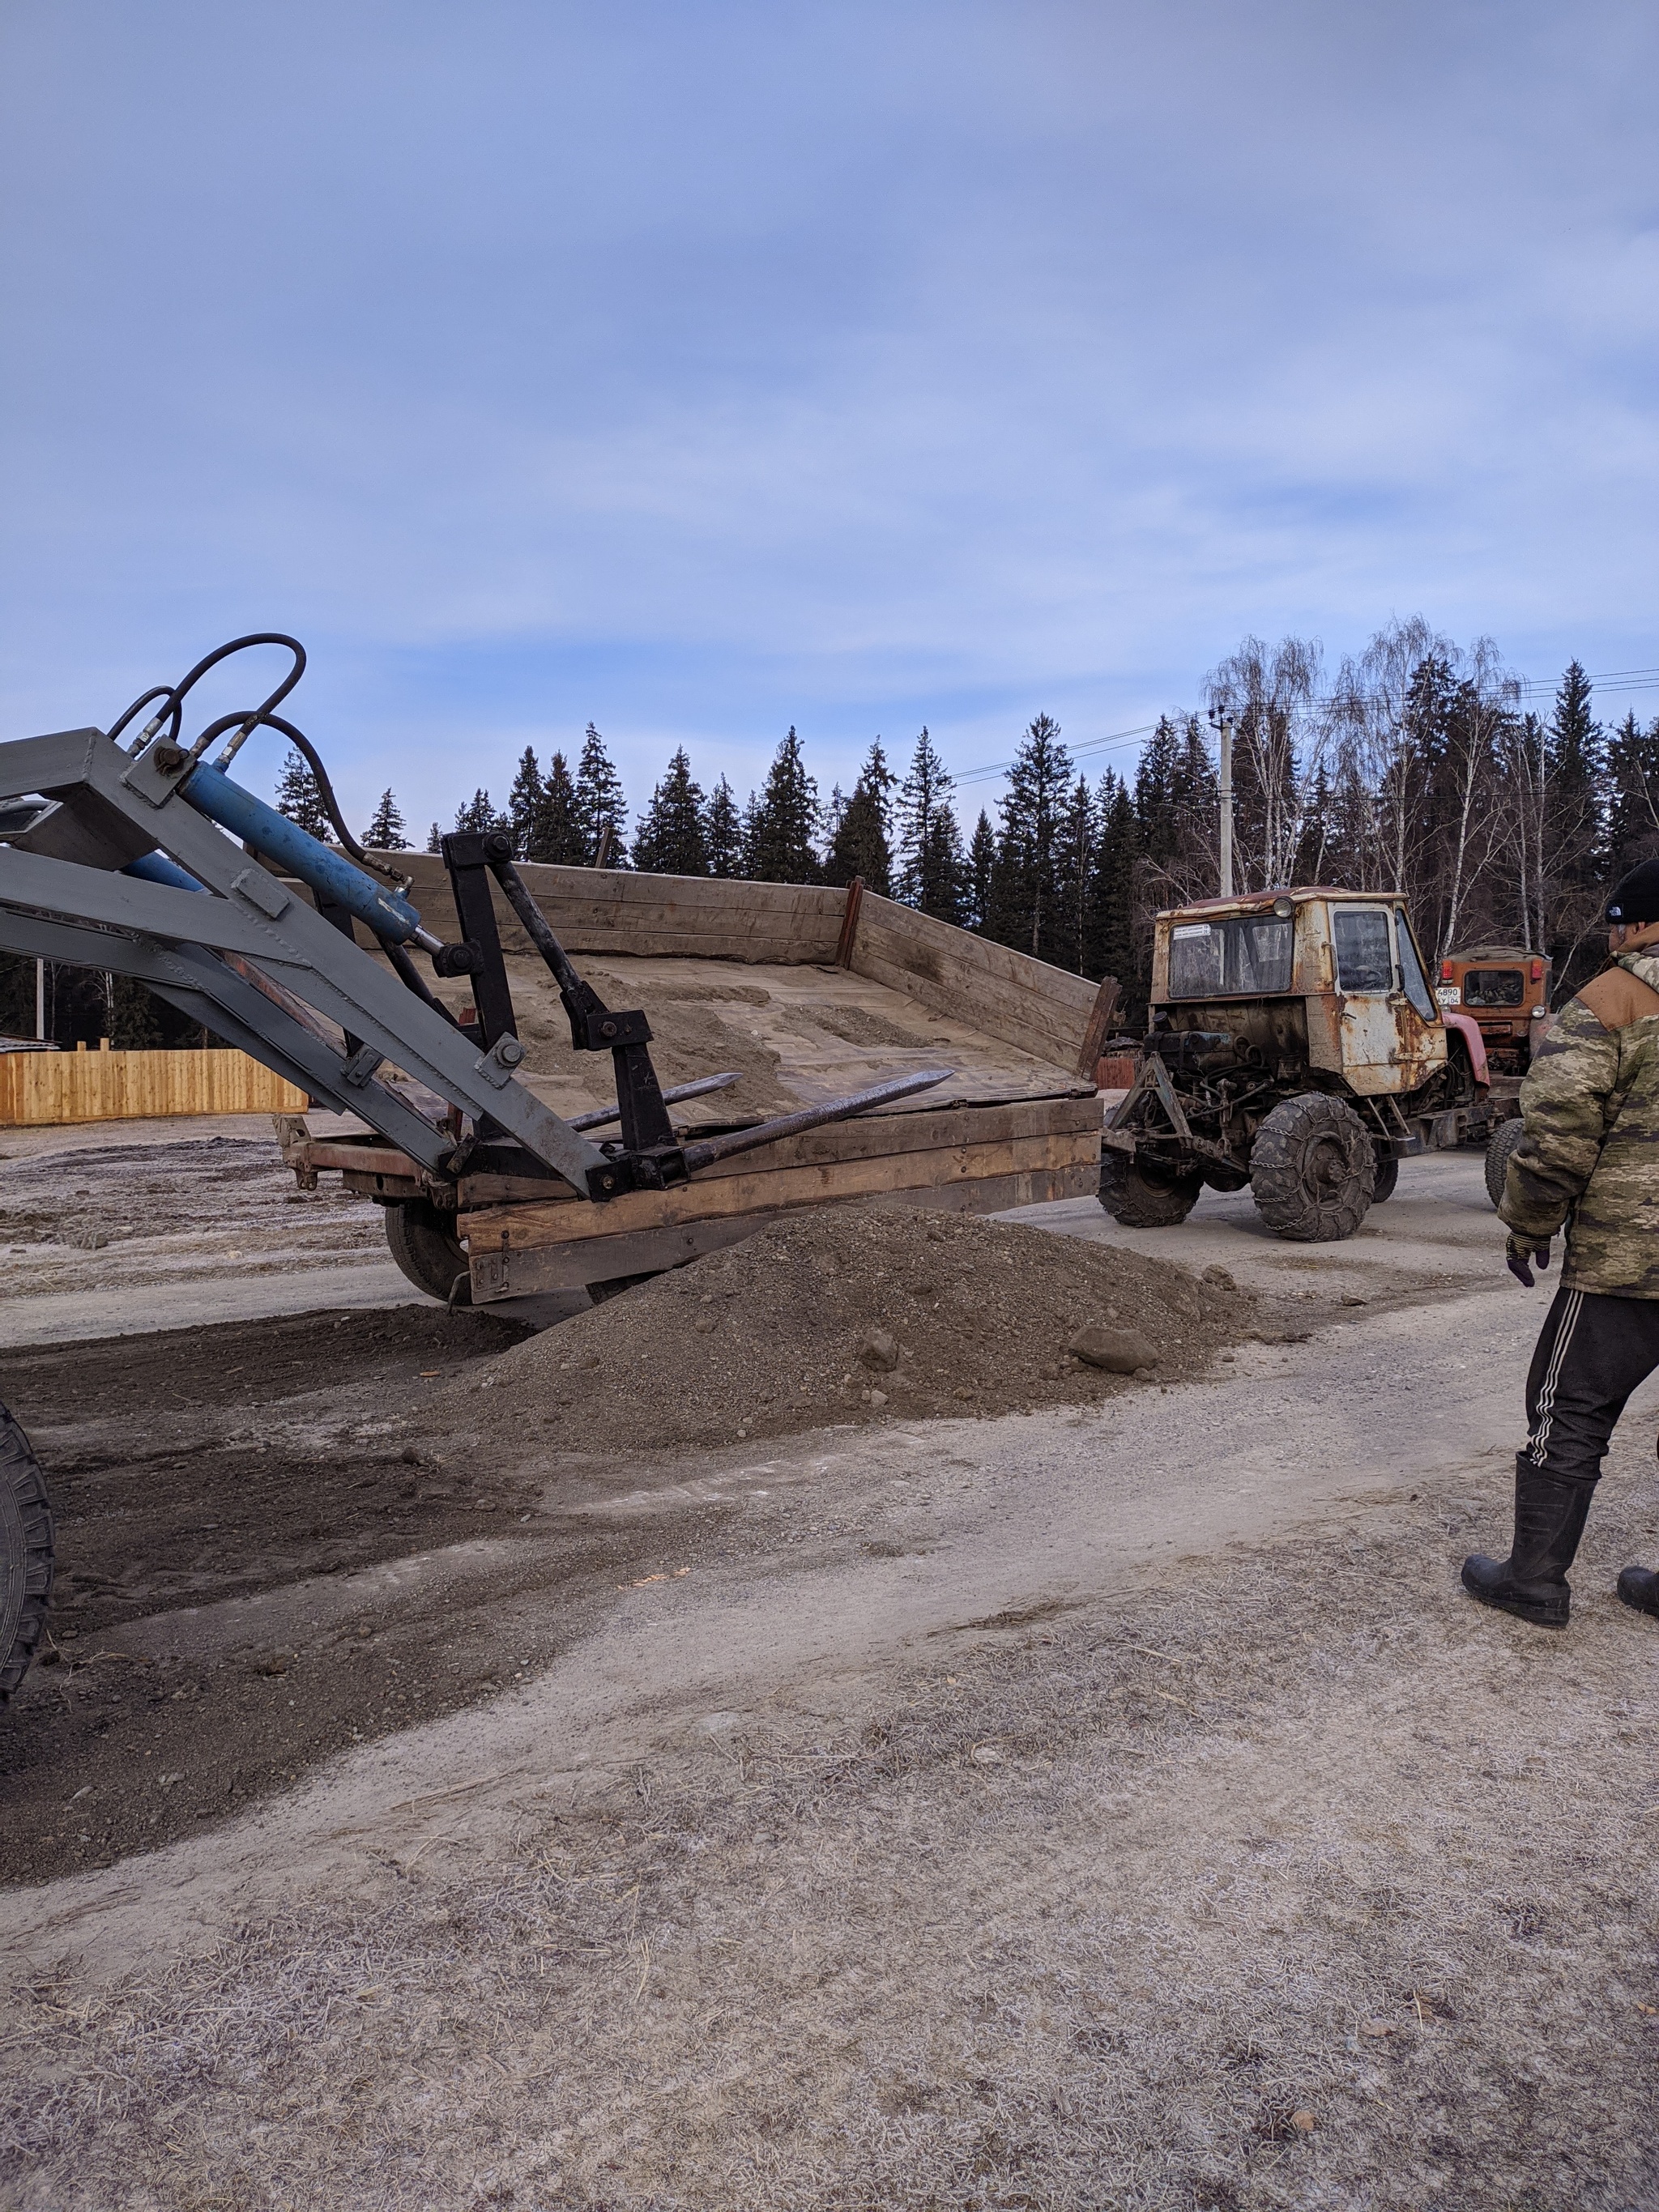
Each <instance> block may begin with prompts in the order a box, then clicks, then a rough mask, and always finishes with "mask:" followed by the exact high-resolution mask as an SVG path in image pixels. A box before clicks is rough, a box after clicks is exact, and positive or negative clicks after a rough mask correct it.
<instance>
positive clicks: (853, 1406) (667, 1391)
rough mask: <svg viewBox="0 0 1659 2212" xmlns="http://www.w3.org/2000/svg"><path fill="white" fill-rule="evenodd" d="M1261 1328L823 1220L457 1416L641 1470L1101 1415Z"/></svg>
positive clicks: (1227, 1295)
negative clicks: (904, 1428) (643, 1460)
mask: <svg viewBox="0 0 1659 2212" xmlns="http://www.w3.org/2000/svg"><path fill="white" fill-rule="evenodd" d="M1254 1332H1255V1300H1254V1299H1253V1298H1252V1297H1250V1296H1249V1294H1248V1293H1247V1292H1245V1291H1240V1290H1238V1289H1237V1287H1236V1286H1235V1285H1234V1284H1233V1281H1232V1279H1231V1277H1230V1276H1229V1275H1228V1274H1227V1273H1226V1272H1225V1269H1222V1268H1219V1267H1212V1268H1208V1269H1206V1271H1205V1273H1204V1274H1203V1275H1202V1276H1201V1277H1200V1275H1198V1274H1196V1273H1194V1272H1192V1271H1191V1270H1190V1269H1188V1268H1185V1267H1176V1266H1174V1265H1172V1264H1171V1263H1170V1262H1169V1261H1162V1260H1149V1259H1146V1258H1143V1257H1142V1256H1141V1255H1139V1254H1138V1253H1134V1252H1129V1251H1125V1250H1124V1249H1121V1247H1119V1246H1115V1245H1111V1244H1096V1243H1085V1242H1084V1241H1083V1240H1081V1239H1080V1238H1077V1237H1060V1236H1055V1235H1053V1234H1051V1233H1050V1232H1048V1231H1043V1230H1039V1229H1027V1228H1024V1227H1022V1226H1019V1225H1016V1224H1013V1223H1009V1222H999V1221H984V1220H980V1219H976V1218H973V1217H971V1216H966V1215H961V1214H941V1213H931V1212H915V1211H914V1210H911V1209H908V1208H904V1207H899V1206H880V1207H872V1206H835V1207H823V1208H819V1209H817V1210H815V1211H813V1212H810V1213H801V1214H797V1215H794V1216H793V1217H791V1218H788V1219H787V1220H784V1221H781V1222H779V1223H778V1224H776V1225H775V1226H773V1227H771V1228H769V1229H764V1230H762V1231H759V1232H758V1233H757V1235H755V1236H753V1237H750V1238H748V1239H747V1240H746V1242H744V1243H741V1244H737V1245H733V1246H732V1247H731V1248H730V1249H728V1250H726V1251H724V1252H717V1253H713V1254H711V1255H709V1256H708V1258H706V1259H703V1260H699V1261H696V1262H695V1263H694V1264H693V1265H692V1266H690V1267H682V1268H678V1269H677V1270H676V1271H675V1272H674V1273H671V1274H666V1275H659V1276H658V1277H656V1278H655V1279H653V1280H652V1281H650V1282H647V1283H642V1284H641V1285H638V1286H637V1287H636V1288H635V1289H634V1290H632V1291H627V1292H626V1293H624V1294H623V1295H622V1296H621V1297H613V1298H611V1299H610V1300H608V1301H607V1302H606V1303H605V1304H603V1305H601V1306H598V1307H596V1308H594V1309H593V1310H592V1311H589V1312H586V1313H582V1314H579V1315H577V1316H575V1317H574V1319H573V1320H571V1321H568V1322H565V1323H564V1324H563V1325H562V1327H560V1328H556V1329H551V1330H549V1331H548V1332H547V1333H546V1334H544V1335H540V1336H537V1337H534V1338H532V1339H531V1340H529V1341H528V1342H526V1343H525V1344H521V1345H518V1346H514V1347H513V1349H512V1350H510V1351H508V1352H503V1353H502V1354H501V1356H500V1357H499V1358H495V1359H492V1360H491V1361H490V1362H489V1366H488V1371H487V1372H486V1374H485V1375H484V1376H483V1379H482V1380H479V1379H477V1377H476V1376H475V1377H472V1378H469V1380H468V1382H467V1383H465V1384H463V1385H460V1386H459V1387H458V1389H457V1391H456V1392H453V1393H452V1394H450V1397H451V1409H452V1412H453V1418H455V1419H458V1420H460V1421H465V1422H471V1421H473V1420H476V1419H477V1408H476V1401H475V1400H474V1399H473V1398H472V1396H471V1393H472V1392H474V1391H476V1390H479V1389H483V1390H488V1391H489V1392H490V1393H491V1394H492V1396H491V1405H490V1418H491V1421H492V1424H501V1423H506V1424H507V1425H513V1424H515V1423H516V1424H522V1425H524V1426H525V1427H526V1428H532V1429H534V1430H536V1431H539V1432H540V1433H542V1434H543V1435H544V1436H546V1437H547V1438H548V1441H550V1442H557V1441H560V1440H561V1437H560V1432H561V1431H562V1432H563V1435H564V1437H568V1440H569V1442H570V1443H571V1444H572V1445H573V1446H574V1447H576V1448H580V1446H581V1443H582V1440H583V1439H584V1438H592V1437H595V1436H597V1435H599V1433H602V1432H605V1431H608V1432H609V1433H610V1434H611V1435H612V1436H613V1437H617V1436H621V1437H625V1438H626V1441H627V1443H628V1444H629V1446H630V1447H633V1448H635V1449H642V1450H650V1449H665V1448H672V1447H673V1446H676V1445H690V1444H715V1443H732V1442H734V1441H739V1440H742V1439H744V1438H747V1437H772V1436H784V1435H789V1434H793V1433H795V1432H798V1431H802V1430H806V1429H815V1428H821V1427H823V1426H825V1425H829V1424H831V1423H835V1422H843V1421H871V1420H881V1419H892V1418H894V1417H895V1416H897V1417H901V1418H903V1419H916V1418H918V1417H921V1418H927V1417H928V1416H937V1415H941V1414H948V1415H955V1416H958V1417H959V1416H961V1415H963V1414H970V1413H1008V1412H1012V1411H1016V1410H1019V1409H1022V1408H1030V1407H1041V1406H1054V1405H1067V1404H1082V1405H1087V1404H1092V1403H1095V1402H1097V1401H1100V1400H1101V1399H1103V1398H1107V1397H1109V1396H1111V1395H1114V1394H1115V1393H1118V1392H1121V1391H1124V1390H1129V1389H1135V1388H1136V1387H1138V1386H1144V1385H1145V1384H1146V1383H1170V1382H1176V1381H1180V1380H1182V1379H1184V1378H1186V1377H1188V1376H1193V1375H1195V1374H1198V1373H1200V1372H1202V1371H1203V1370H1205V1369H1206V1367H1207V1366H1208V1365H1209V1364H1210V1363H1211V1361H1212V1359H1213V1358H1215V1356H1216V1354H1217V1353H1218V1352H1219V1351H1220V1350H1221V1348H1222V1347H1223V1346H1225V1345H1230V1344H1235V1343H1237V1342H1238V1341H1239V1340H1240V1339H1241V1338H1243V1337H1245V1336H1248V1335H1250V1334H1254ZM1074 1345H1075V1346H1077V1347H1078V1350H1079V1352H1082V1353H1083V1354H1085V1357H1081V1358H1079V1357H1078V1356H1076V1355H1075V1354H1074V1353H1073V1351H1072V1349H1071V1347H1072V1346H1074ZM1100 1358H1105V1359H1107V1360H1108V1361H1109V1363H1110V1364H1109V1365H1107V1366H1102V1365H1098V1364H1091V1363H1092V1361H1094V1360H1098V1359H1100ZM1112 1365H1115V1366H1117V1367H1118V1368H1120V1369H1121V1370H1125V1371H1122V1372H1113V1371H1111V1366H1112ZM434 1410H435V1411H436V1409H434ZM588 1413H592V1414H593V1415H594V1416H595V1417H596V1419H598V1422H599V1425H598V1426H597V1427H596V1426H593V1425H590V1424H589V1423H588V1422H587V1421H586V1419H584V1418H583V1417H584V1416H585V1415H586V1414H588Z"/></svg>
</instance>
